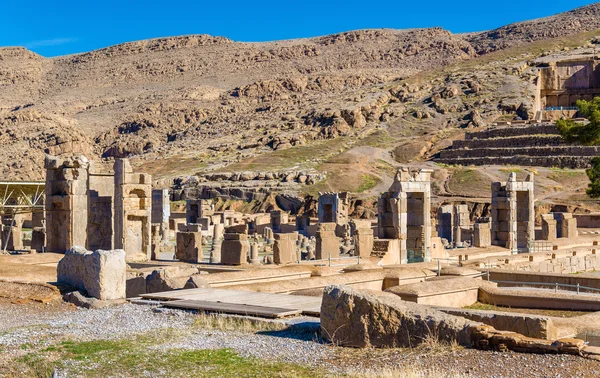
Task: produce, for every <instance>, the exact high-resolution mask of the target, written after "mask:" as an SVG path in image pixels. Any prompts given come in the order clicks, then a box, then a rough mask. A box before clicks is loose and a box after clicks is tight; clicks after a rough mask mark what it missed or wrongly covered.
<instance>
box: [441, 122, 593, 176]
mask: <svg viewBox="0 0 600 378" xmlns="http://www.w3.org/2000/svg"><path fill="white" fill-rule="evenodd" d="M599 153H600V147H597V146H572V145H568V144H566V143H565V141H564V139H563V138H562V137H561V136H560V133H559V132H558V130H557V129H556V126H555V125H554V124H549V123H542V124H536V125H531V126H525V127H523V126H514V125H513V126H508V127H498V128H490V129H488V130H486V131H480V132H474V133H467V134H466V135H465V140H457V141H454V142H453V143H452V148H450V149H446V150H443V151H441V152H440V158H439V161H440V162H442V163H446V164H461V165H470V164H474V165H485V164H492V165H493V164H511V165H529V166H542V167H563V168H585V167H586V166H587V165H588V164H589V162H590V160H591V158H592V157H594V156H597V155H598V154H599Z"/></svg>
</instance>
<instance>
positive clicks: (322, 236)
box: [316, 223, 340, 260]
mask: <svg viewBox="0 0 600 378" xmlns="http://www.w3.org/2000/svg"><path fill="white" fill-rule="evenodd" d="M318 227H319V228H318V231H317V246H316V258H317V260H321V259H328V258H337V257H340V239H339V238H338V237H337V236H336V235H335V229H336V224H335V223H320V224H319V225H318Z"/></svg>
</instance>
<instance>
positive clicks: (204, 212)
mask: <svg viewBox="0 0 600 378" xmlns="http://www.w3.org/2000/svg"><path fill="white" fill-rule="evenodd" d="M214 213H215V209H214V205H213V204H212V203H211V202H210V201H209V200H204V199H200V200H186V201H185V219H186V222H187V223H198V219H199V218H204V217H209V216H211V215H213V214H214ZM228 225H229V226H230V225H231V224H228Z"/></svg>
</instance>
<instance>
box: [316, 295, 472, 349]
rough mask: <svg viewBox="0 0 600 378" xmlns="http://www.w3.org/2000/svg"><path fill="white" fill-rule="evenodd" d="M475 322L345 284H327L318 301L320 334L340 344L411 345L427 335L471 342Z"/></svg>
mask: <svg viewBox="0 0 600 378" xmlns="http://www.w3.org/2000/svg"><path fill="white" fill-rule="evenodd" d="M479 324H481V323H475V322H471V321H469V320H467V319H464V318H460V317H457V316H452V315H447V314H444V313H443V312H441V311H438V310H435V309H432V308H429V307H424V306H420V305H417V304H414V303H410V302H404V301H402V300H401V299H400V298H397V297H394V296H391V295H383V296H377V297H376V296H373V295H370V294H367V293H363V292H359V291H357V290H354V289H352V288H350V287H348V286H327V287H326V288H325V290H324V292H323V302H322V304H321V328H322V330H323V335H324V337H326V338H327V339H329V340H330V341H331V342H333V343H334V344H338V345H342V346H352V347H361V348H367V347H392V348H395V347H412V346H415V345H418V344H420V343H422V342H423V341H425V340H427V339H431V338H434V339H436V340H440V341H446V342H453V341H456V342H458V343H459V344H461V345H471V335H470V333H471V329H472V328H473V327H475V326H477V325H479Z"/></svg>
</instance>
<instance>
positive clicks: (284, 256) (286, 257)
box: [273, 232, 298, 264]
mask: <svg viewBox="0 0 600 378" xmlns="http://www.w3.org/2000/svg"><path fill="white" fill-rule="evenodd" d="M274 236H275V243H274V244H273V262H274V263H275V264H289V263H292V262H296V260H297V253H296V241H297V240H298V233H297V232H293V233H290V234H275V235H274Z"/></svg>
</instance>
